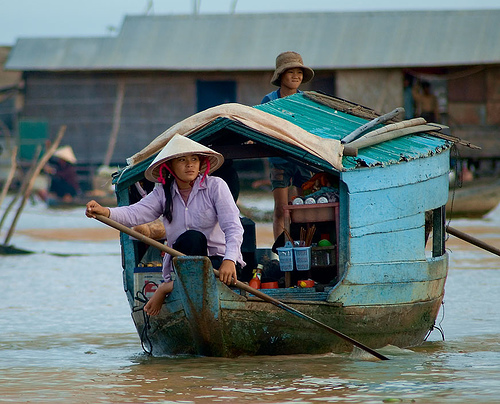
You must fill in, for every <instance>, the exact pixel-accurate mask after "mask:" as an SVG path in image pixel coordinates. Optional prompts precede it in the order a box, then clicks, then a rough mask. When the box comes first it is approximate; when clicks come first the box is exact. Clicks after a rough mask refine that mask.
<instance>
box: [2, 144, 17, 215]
mask: <svg viewBox="0 0 500 404" xmlns="http://www.w3.org/2000/svg"><path fill="white" fill-rule="evenodd" d="M16 170H17V146H14V147H13V148H12V156H10V171H9V175H8V176H7V179H6V180H5V184H3V189H2V194H1V195H0V206H2V204H3V200H4V199H5V197H6V196H7V192H9V188H10V184H11V183H12V180H13V179H14V175H15V173H16Z"/></svg>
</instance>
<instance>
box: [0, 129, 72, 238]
mask: <svg viewBox="0 0 500 404" xmlns="http://www.w3.org/2000/svg"><path fill="white" fill-rule="evenodd" d="M65 132H66V125H63V126H61V128H60V129H59V133H58V134H57V136H56V139H55V140H54V142H53V143H52V144H51V145H50V147H49V149H48V150H47V151H46V152H45V154H44V155H43V156H42V158H41V159H40V161H39V162H38V164H37V166H36V167H35V169H34V171H33V174H32V176H31V178H30V180H29V182H28V185H27V186H26V189H25V191H24V195H23V199H22V201H21V204H20V205H19V208H18V209H17V212H16V215H15V216H14V219H13V220H12V223H11V225H10V229H9V231H8V233H7V236H6V237H5V241H4V245H7V244H8V243H9V241H10V239H11V237H12V235H13V234H14V230H15V228H16V224H17V221H18V219H19V216H20V215H21V212H22V210H23V209H24V205H26V201H27V200H28V198H29V196H30V195H31V190H32V189H33V185H34V184H35V180H36V177H38V174H40V171H42V169H43V167H44V166H45V164H47V162H48V161H49V159H50V158H51V157H52V155H53V154H54V152H55V151H56V149H57V147H58V146H59V143H60V142H61V140H62V138H63V136H64V133H65Z"/></svg>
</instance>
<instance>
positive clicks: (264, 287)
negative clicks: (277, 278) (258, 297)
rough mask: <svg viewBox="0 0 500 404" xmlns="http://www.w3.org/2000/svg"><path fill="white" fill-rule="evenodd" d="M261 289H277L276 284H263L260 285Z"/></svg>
mask: <svg viewBox="0 0 500 404" xmlns="http://www.w3.org/2000/svg"><path fill="white" fill-rule="evenodd" d="M260 288H261V289H278V282H263V283H261V284H260Z"/></svg>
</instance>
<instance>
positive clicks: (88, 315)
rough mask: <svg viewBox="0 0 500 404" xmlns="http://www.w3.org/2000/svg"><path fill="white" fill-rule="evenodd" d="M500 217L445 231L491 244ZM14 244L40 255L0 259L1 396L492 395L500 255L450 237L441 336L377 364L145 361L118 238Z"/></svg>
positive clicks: (457, 398) (251, 399)
mask: <svg viewBox="0 0 500 404" xmlns="http://www.w3.org/2000/svg"><path fill="white" fill-rule="evenodd" d="M499 222H500V212H493V213H492V214H491V215H490V216H488V217H487V218H486V219H483V220H474V221H467V220H460V221H458V220H457V221H454V222H453V223H452V226H453V227H455V228H458V229H461V230H463V231H466V232H468V233H469V234H473V235H475V236H476V237H478V238H481V239H484V240H485V241H486V242H489V243H492V244H494V243H496V242H497V241H498V240H500V231H499V230H498V229H499V228H500V227H498V224H499ZM20 226H21V228H24V229H28V228H33V227H41V228H64V227H71V228H75V229H78V227H82V226H85V227H92V226H94V227H99V226H103V225H102V224H100V223H96V222H95V221H91V220H88V219H85V218H84V217H83V210H81V209H79V210H74V211H64V212H58V211H47V210H45V209H44V208H43V207H40V206H30V207H28V208H27V212H26V213H23V217H22V222H21V223H20ZM76 231H77V230H76ZM12 243H13V244H14V245H15V246H16V247H20V248H25V249H30V250H32V251H37V252H39V253H36V254H33V255H25V256H2V257H0V259H1V266H0V268H1V269H0V287H1V289H0V290H1V298H2V304H1V306H0V402H16V403H19V402H38V403H84V402H85V403H86V402H88V403H110V402H116V403H119V402H122V403H131V402H134V403H137V402H145V403H156V402H161V403H210V402H214V403H216V402H232V401H236V402H248V403H255V402H267V403H292V402H293V403H318V402H342V403H345V402H352V403H355V402H363V403H381V402H403V403H404V402H408V403H409V402H430V401H433V402H463V403H466V402H497V401H498V397H500V383H498V380H500V342H499V341H500V339H499V337H500V314H499V311H498V310H497V308H498V303H499V298H498V291H499V290H500V271H498V270H497V269H498V268H499V263H500V258H499V257H496V256H494V255H492V254H491V253H488V252H486V251H482V250H480V249H478V248H477V247H471V246H464V245H463V244H462V243H461V242H459V241H457V240H453V239H452V238H451V237H450V240H449V241H448V248H449V250H450V251H451V253H450V255H451V262H450V275H449V278H448V282H447V285H446V296H445V304H444V307H443V309H442V310H441V313H440V315H439V317H438V321H439V322H440V326H441V327H442V328H443V330H444V333H445V341H442V338H441V334H440V333H439V332H437V331H434V332H433V333H432V334H431V336H430V338H429V341H428V342H426V343H425V344H424V345H422V346H420V347H418V348H414V349H411V350H409V349H406V350H402V349H398V348H395V347H386V348H384V349H383V350H381V353H383V354H384V355H386V356H389V357H390V358H391V360H390V361H384V362H382V361H373V360H367V359H366V356H365V355H363V354H359V352H355V353H354V354H351V355H348V354H345V355H333V354H332V355H321V356H311V355H297V356H281V357H241V358H236V359H223V358H198V357H173V358H152V357H148V356H147V355H145V354H144V353H143V352H142V351H141V346H140V341H139V338H138V337H137V334H136V333H135V328H134V326H133V323H132V320H131V317H130V311H129V307H128V303H127V301H126V298H125V295H124V293H123V290H122V279H121V276H122V275H121V268H120V263H121V258H120V255H119V244H118V241H117V240H111V241H104V242H88V241H87V242H82V241H71V240H67V241H51V240H43V239H42V240H40V239H33V238H29V237H27V236H24V235H15V237H14V238H13V240H12ZM499 244H500V243H498V242H497V244H496V245H497V246H498V245H499ZM54 252H57V253H64V254H79V255H76V256H75V255H73V256H68V257H60V256H54V255H52V254H50V253H54ZM94 252H98V253H99V255H94V254H93V253H94ZM443 316H444V317H443Z"/></svg>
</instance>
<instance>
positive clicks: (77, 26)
mask: <svg viewBox="0 0 500 404" xmlns="http://www.w3.org/2000/svg"><path fill="white" fill-rule="evenodd" d="M151 4H152V7H151ZM196 4H198V6H196ZM499 8H500V0H414V1H408V0H399V1H395V0H371V1H370V0H0V45H14V44H15V42H16V40H17V39H18V38H26V37H82V36H107V35H113V32H116V31H117V30H119V28H120V26H121V24H122V22H123V18H124V17H125V15H137V14H145V13H146V12H149V14H157V15H159V14H188V13H193V12H194V11H195V10H196V9H197V10H198V12H199V13H202V14H206V13H211V14H213V13H229V12H231V11H232V10H233V9H234V11H235V12H236V13H269V12H303V11H315V12H317V11H372V10H456V9H499ZM148 10H149V11H148Z"/></svg>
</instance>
